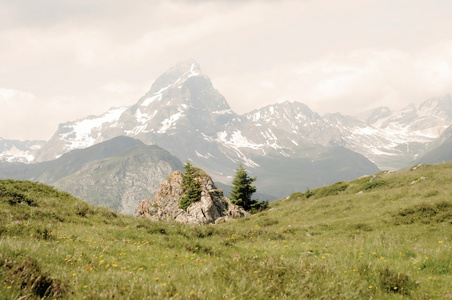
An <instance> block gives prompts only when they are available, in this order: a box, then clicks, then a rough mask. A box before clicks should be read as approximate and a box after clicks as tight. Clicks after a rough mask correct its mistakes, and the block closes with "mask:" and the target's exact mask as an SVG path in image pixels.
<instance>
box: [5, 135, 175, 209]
mask: <svg viewBox="0 0 452 300" xmlns="http://www.w3.org/2000/svg"><path fill="white" fill-rule="evenodd" d="M180 169H182V163H181V162H180V161H179V160H178V159H177V158H176V157H174V156H172V155H171V154H169V153H168V152H167V151H166V150H163V149H162V148H160V147H158V146H156V145H151V146H148V145H145V144H144V143H142V142H141V141H138V140H136V139H133V138H130V137H123V136H120V137H116V138H113V139H111V140H108V141H105V142H102V143H99V144H96V145H94V146H91V147H88V148H86V149H77V150H73V151H70V152H68V153H66V154H63V155H62V156H61V157H60V158H58V159H56V160H52V161H47V162H41V163H37V164H18V163H6V162H3V163H0V178H13V179H25V180H33V181H40V182H43V183H47V184H52V185H54V186H55V187H57V188H59V189H61V190H64V191H67V192H70V193H72V194H74V195H77V197H80V198H83V199H84V200H86V201H87V202H89V203H92V204H95V205H98V206H106V207H109V208H111V209H114V210H116V211H118V212H121V213H124V214H134V213H135V211H136V208H137V206H138V204H139V203H140V201H141V200H142V199H148V198H151V197H152V196H153V194H154V193H155V191H156V190H157V189H158V187H159V186H160V183H161V182H162V181H164V180H165V179H166V178H167V176H168V175H169V174H170V173H171V172H173V171H175V170H180Z"/></svg>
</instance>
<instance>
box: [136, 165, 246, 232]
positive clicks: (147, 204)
mask: <svg viewBox="0 0 452 300" xmlns="http://www.w3.org/2000/svg"><path fill="white" fill-rule="evenodd" d="M195 176H196V177H195V179H196V180H198V181H199V182H200V183H201V190H202V191H201V198H200V199H199V201H196V202H194V203H192V204H191V205H190V206H188V207H187V209H186V210H183V209H181V208H180V207H179V199H180V198H181V197H182V196H183V195H184V191H183V189H182V187H181V185H182V178H183V174H182V172H179V171H176V172H173V173H172V174H171V175H170V176H169V177H168V179H167V180H166V181H164V182H163V183H162V184H161V185H160V187H159V189H158V190H157V192H156V193H155V196H154V199H151V200H149V201H148V200H143V201H141V203H140V205H139V206H138V208H137V213H136V216H137V217H141V218H147V219H150V220H154V221H161V220H162V221H176V222H180V223H189V224H212V223H215V224H218V223H221V222H226V221H229V220H232V219H238V218H241V217H246V216H249V215H250V214H249V213H248V212H246V211H245V210H243V209H242V208H241V207H238V206H236V205H234V204H232V202H231V200H230V199H229V198H227V197H225V196H224V195H223V191H222V190H221V189H219V188H217V187H216V186H215V184H214V182H213V180H212V178H211V177H210V176H209V175H208V174H207V173H205V172H204V171H203V170H201V169H198V171H197V172H196V173H195Z"/></svg>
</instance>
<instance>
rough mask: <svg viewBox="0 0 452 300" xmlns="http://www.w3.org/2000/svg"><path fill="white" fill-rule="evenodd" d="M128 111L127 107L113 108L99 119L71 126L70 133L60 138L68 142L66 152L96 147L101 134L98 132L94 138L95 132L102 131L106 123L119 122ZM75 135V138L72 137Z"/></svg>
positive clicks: (61, 135)
mask: <svg viewBox="0 0 452 300" xmlns="http://www.w3.org/2000/svg"><path fill="white" fill-rule="evenodd" d="M126 109H127V107H119V108H113V109H110V110H109V111H107V112H106V113H105V114H103V115H101V116H99V117H93V118H89V119H84V120H81V121H78V122H76V123H74V124H73V125H71V126H70V127H72V130H71V131H70V132H67V133H62V134H60V137H61V138H62V139H63V140H65V141H66V142H67V144H66V150H67V151H71V150H74V149H80V148H86V147H89V146H92V145H94V143H95V142H96V140H97V139H98V138H99V137H100V133H99V132H98V133H97V136H96V137H93V131H94V130H95V129H100V128H101V127H102V126H103V125H104V124H105V123H114V122H117V121H118V120H119V118H120V117H121V115H122V113H123V112H124V111H125V110H126ZM74 134H75V138H73V137H72V135H74Z"/></svg>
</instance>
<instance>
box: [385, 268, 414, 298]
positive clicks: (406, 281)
mask: <svg viewBox="0 0 452 300" xmlns="http://www.w3.org/2000/svg"><path fill="white" fill-rule="evenodd" d="M379 283H380V287H381V289H383V290H384V291H386V292H388V293H395V294H401V295H409V294H410V293H411V290H412V289H413V287H414V286H415V283H414V282H413V281H412V280H411V279H410V277H409V276H408V275H406V274H403V273H395V272H393V271H391V270H390V269H389V268H385V269H382V270H380V271H379Z"/></svg>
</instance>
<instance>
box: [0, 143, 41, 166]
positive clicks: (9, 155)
mask: <svg viewBox="0 0 452 300" xmlns="http://www.w3.org/2000/svg"><path fill="white" fill-rule="evenodd" d="M34 159H35V157H34V156H33V155H32V154H31V153H30V152H29V151H23V150H20V149H18V148H17V147H16V146H14V145H13V146H12V147H11V148H10V149H8V150H5V151H3V152H2V153H0V161H7V162H24V163H30V162H32V161H33V160H34Z"/></svg>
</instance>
